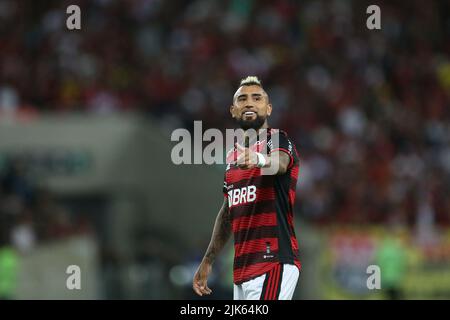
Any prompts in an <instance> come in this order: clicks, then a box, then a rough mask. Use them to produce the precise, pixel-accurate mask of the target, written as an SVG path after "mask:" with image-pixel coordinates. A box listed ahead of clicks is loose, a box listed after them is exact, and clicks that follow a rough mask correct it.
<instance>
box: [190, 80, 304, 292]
mask: <svg viewBox="0 0 450 320" xmlns="http://www.w3.org/2000/svg"><path fill="white" fill-rule="evenodd" d="M230 112H231V116H232V117H233V118H234V119H235V120H236V121H237V123H238V124H239V126H240V127H241V128H242V129H243V130H244V131H245V132H248V131H251V130H249V129H254V132H258V135H257V136H258V137H260V135H259V133H260V132H262V131H264V130H265V132H266V136H267V139H264V140H261V139H260V140H257V139H253V140H252V141H250V142H249V145H248V146H243V144H244V143H242V144H239V143H236V145H235V147H234V149H233V150H230V152H229V153H228V154H227V164H228V165H227V169H226V172H225V181H224V188H223V193H224V196H225V199H224V202H223V205H222V207H221V209H220V211H219V213H218V215H217V218H216V221H215V224H214V229H213V233H212V238H211V241H210V244H209V246H208V248H207V250H206V253H205V255H204V257H203V259H202V262H201V263H200V265H199V267H198V269H197V271H196V273H195V275H194V279H193V289H194V291H195V292H196V293H197V294H198V295H200V296H203V295H208V294H210V293H211V292H212V291H211V289H210V288H209V287H208V285H207V279H208V276H209V274H210V272H211V270H212V265H213V262H214V260H215V258H216V256H217V254H218V253H219V252H220V251H221V250H222V248H223V247H224V246H225V244H226V242H227V240H228V239H229V238H230V237H231V234H233V236H234V251H235V252H234V264H233V279H234V280H233V282H234V292H233V298H234V299H235V300H258V299H261V300H290V299H292V296H293V293H294V290H295V287H296V285H297V280H298V277H299V274H300V269H301V264H300V260H299V255H298V244H297V239H296V236H295V232H294V225H293V207H294V200H295V189H296V184H297V178H298V172H299V160H298V154H297V151H296V149H295V146H294V145H293V144H292V143H291V141H290V140H289V138H288V137H287V135H286V133H285V132H283V131H281V130H277V129H272V128H269V125H268V122H267V118H268V117H269V116H270V114H271V113H272V105H271V104H270V101H269V97H268V95H267V93H266V91H265V90H264V89H263V87H262V85H261V82H260V81H259V79H258V78H257V77H247V78H245V79H243V80H242V81H241V83H240V86H239V88H238V90H237V91H236V93H235V94H234V97H233V104H232V105H231V107H230ZM273 141H276V142H277V143H273ZM262 147H266V150H267V152H266V153H265V154H263V153H261V152H258V151H259V150H261V149H262ZM233 160H234V161H233ZM268 167H271V168H275V174H272V175H265V174H262V170H263V169H264V168H268Z"/></svg>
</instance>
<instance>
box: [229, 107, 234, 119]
mask: <svg viewBox="0 0 450 320" xmlns="http://www.w3.org/2000/svg"><path fill="white" fill-rule="evenodd" d="M234 109H235V107H234V105H233V104H232V105H231V106H230V113H231V117H232V118H234Z"/></svg>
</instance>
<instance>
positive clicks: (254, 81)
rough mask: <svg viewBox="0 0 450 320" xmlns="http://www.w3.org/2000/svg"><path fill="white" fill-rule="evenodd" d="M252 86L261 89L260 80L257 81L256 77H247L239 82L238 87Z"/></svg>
mask: <svg viewBox="0 0 450 320" xmlns="http://www.w3.org/2000/svg"><path fill="white" fill-rule="evenodd" d="M253 85H256V86H260V87H262V84H261V80H259V79H258V77H256V76H248V77H246V78H244V79H242V80H241V83H240V84H239V87H242V86H253Z"/></svg>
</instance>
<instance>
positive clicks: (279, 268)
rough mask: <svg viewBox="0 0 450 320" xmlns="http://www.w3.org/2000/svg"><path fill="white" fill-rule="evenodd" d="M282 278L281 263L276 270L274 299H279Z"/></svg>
mask: <svg viewBox="0 0 450 320" xmlns="http://www.w3.org/2000/svg"><path fill="white" fill-rule="evenodd" d="M280 278H281V265H278V266H277V268H276V272H275V285H274V287H273V292H272V297H271V299H272V300H276V299H277V293H278V286H279V285H280Z"/></svg>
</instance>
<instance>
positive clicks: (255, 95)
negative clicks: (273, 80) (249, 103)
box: [236, 93, 262, 99]
mask: <svg viewBox="0 0 450 320" xmlns="http://www.w3.org/2000/svg"><path fill="white" fill-rule="evenodd" d="M246 96H248V94H247V93H242V94H240V95H238V96H237V97H236V99H239V98H241V97H246ZM252 97H262V94H261V93H252Z"/></svg>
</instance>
